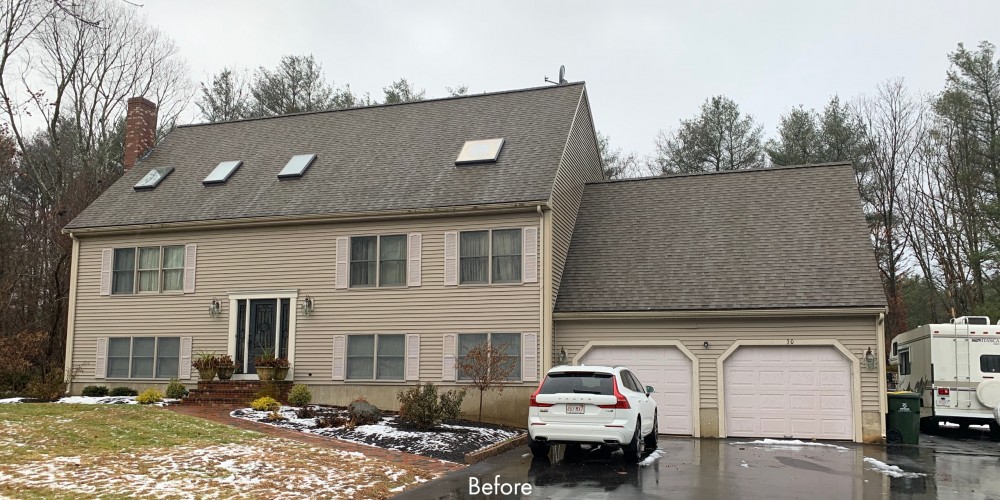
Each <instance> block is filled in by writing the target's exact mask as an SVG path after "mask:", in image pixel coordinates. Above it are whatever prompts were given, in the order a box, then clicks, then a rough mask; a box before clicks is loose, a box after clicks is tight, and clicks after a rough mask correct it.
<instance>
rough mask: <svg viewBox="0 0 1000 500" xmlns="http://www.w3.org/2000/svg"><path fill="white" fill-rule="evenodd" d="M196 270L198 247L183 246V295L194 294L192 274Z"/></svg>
mask: <svg viewBox="0 0 1000 500" xmlns="http://www.w3.org/2000/svg"><path fill="white" fill-rule="evenodd" d="M197 268H198V245H184V293H194V274H195V269H197Z"/></svg>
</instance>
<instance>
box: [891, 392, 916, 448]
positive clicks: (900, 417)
mask: <svg viewBox="0 0 1000 500" xmlns="http://www.w3.org/2000/svg"><path fill="white" fill-rule="evenodd" d="M888 396H889V413H888V414H886V416H885V424H886V425H885V428H886V431H885V438H886V440H887V441H889V442H890V443H905V444H919V442H920V394H917V393H915V392H905V391H904V392H890V393H889V394H888Z"/></svg>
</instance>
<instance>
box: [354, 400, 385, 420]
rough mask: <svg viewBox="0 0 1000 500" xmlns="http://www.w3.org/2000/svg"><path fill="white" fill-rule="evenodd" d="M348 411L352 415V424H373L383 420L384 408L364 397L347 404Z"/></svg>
mask: <svg viewBox="0 0 1000 500" xmlns="http://www.w3.org/2000/svg"><path fill="white" fill-rule="evenodd" d="M347 412H348V413H349V414H350V415H351V421H350V424H351V425H352V426H354V425H371V424H377V423H379V422H381V421H382V410H379V409H378V408H377V407H376V406H375V405H373V404H371V403H369V402H367V401H365V400H364V399H363V398H358V399H356V400H354V401H353V402H352V403H351V404H349V405H347Z"/></svg>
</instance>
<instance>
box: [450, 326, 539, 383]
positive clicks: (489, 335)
mask: <svg viewBox="0 0 1000 500" xmlns="http://www.w3.org/2000/svg"><path fill="white" fill-rule="evenodd" d="M483 334H486V342H488V343H489V344H490V345H493V335H494V334H496V335H517V336H518V337H519V338H520V339H521V345H520V346H519V347H518V349H517V358H518V359H519V360H520V361H521V369H520V370H514V375H517V376H516V377H514V378H509V379H507V380H506V382H504V383H506V384H520V383H522V382H524V332H502V331H500V332H462V333H456V334H455V381H456V382H468V381H470V380H471V379H469V378H462V377H461V373H460V370H459V369H458V360H459V359H461V358H462V354H461V352H460V351H461V346H462V335H483Z"/></svg>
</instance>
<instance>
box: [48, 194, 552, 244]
mask: <svg viewBox="0 0 1000 500" xmlns="http://www.w3.org/2000/svg"><path fill="white" fill-rule="evenodd" d="M536 210H546V211H548V210H551V207H549V204H548V201H533V202H515V203H493V204H488V205H456V206H452V207H433V208H416V209H403V210H386V211H374V212H345V213H342V214H318V215H275V216H265V217H244V218H229V219H211V220H198V221H181V222H162V223H152V224H129V225H123V226H101V227H82V228H63V230H62V233H63V234H69V235H77V236H85V235H91V234H114V233H134V232H139V231H178V230H187V229H195V230H200V229H217V228H222V227H224V228H227V229H228V228H232V227H237V226H238V227H260V226H277V225H282V226H284V225H289V224H322V223H328V222H355V221H379V220H391V219H413V218H426V217H448V216H456V215H480V214H503V213H517V212H534V211H536Z"/></svg>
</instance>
